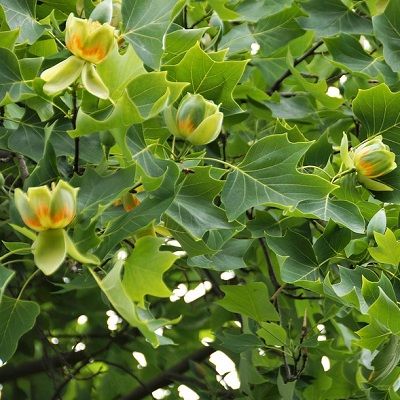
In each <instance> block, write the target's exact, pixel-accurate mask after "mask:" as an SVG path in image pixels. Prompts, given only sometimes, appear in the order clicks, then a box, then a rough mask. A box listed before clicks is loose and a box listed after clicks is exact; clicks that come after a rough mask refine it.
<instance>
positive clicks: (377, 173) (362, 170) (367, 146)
mask: <svg viewBox="0 0 400 400" xmlns="http://www.w3.org/2000/svg"><path fill="white" fill-rule="evenodd" d="M340 154H341V158H342V161H343V163H344V165H345V166H346V167H347V168H349V169H354V170H355V171H357V179H358V181H359V182H360V183H362V184H363V185H364V186H365V187H366V188H367V189H370V190H374V191H391V190H393V189H392V188H391V187H390V186H388V185H386V184H384V183H382V182H379V181H376V180H375V179H376V178H379V177H381V176H383V175H386V174H388V173H389V172H391V171H393V170H394V169H395V168H396V167H397V164H396V162H395V158H396V155H395V154H394V153H393V152H391V151H390V148H389V146H387V145H385V144H384V143H383V141H382V136H377V137H375V138H373V139H370V140H367V141H365V142H364V143H362V144H361V145H359V146H357V147H355V148H354V149H352V150H351V151H349V150H348V140H347V136H346V135H343V139H342V143H341V148H340Z"/></svg>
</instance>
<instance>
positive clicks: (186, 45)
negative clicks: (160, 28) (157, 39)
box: [162, 28, 208, 67]
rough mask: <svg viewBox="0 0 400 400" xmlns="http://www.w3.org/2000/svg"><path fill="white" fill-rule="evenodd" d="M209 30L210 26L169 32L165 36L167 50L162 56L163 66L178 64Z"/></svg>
mask: <svg viewBox="0 0 400 400" xmlns="http://www.w3.org/2000/svg"><path fill="white" fill-rule="evenodd" d="M207 30H208V28H198V29H178V30H176V31H174V32H171V33H168V34H167V36H166V37H165V51H164V54H163V56H162V64H163V67H166V66H167V65H175V64H178V63H179V62H180V61H181V60H182V58H183V57H184V56H185V54H186V52H187V51H188V50H189V49H190V48H192V47H193V46H194V45H195V44H196V43H197V42H198V41H199V40H200V39H201V38H202V36H203V35H204V33H205V32H206V31H207Z"/></svg>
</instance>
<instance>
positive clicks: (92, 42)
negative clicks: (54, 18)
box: [65, 14, 115, 64]
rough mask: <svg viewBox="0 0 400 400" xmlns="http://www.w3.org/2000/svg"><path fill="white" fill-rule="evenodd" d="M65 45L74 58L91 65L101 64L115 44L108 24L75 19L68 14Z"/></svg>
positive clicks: (112, 30)
mask: <svg viewBox="0 0 400 400" xmlns="http://www.w3.org/2000/svg"><path fill="white" fill-rule="evenodd" d="M65 44H66V46H67V48H68V50H69V51H70V52H71V53H72V54H74V55H75V56H77V57H79V58H81V59H83V60H85V61H88V62H90V63H93V64H99V63H100V62H102V61H103V60H104V59H105V58H106V57H107V56H108V54H109V53H110V51H111V50H112V48H113V46H114V44H115V38H114V28H113V27H112V26H111V25H109V24H108V23H105V24H101V23H100V22H99V21H93V20H87V19H81V18H76V17H74V16H73V14H70V15H69V17H68V19H67V25H66V30H65Z"/></svg>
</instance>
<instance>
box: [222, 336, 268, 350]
mask: <svg viewBox="0 0 400 400" xmlns="http://www.w3.org/2000/svg"><path fill="white" fill-rule="evenodd" d="M218 339H220V340H221V342H222V346H223V347H224V348H225V349H228V350H230V351H233V352H235V353H242V352H243V351H247V350H252V349H255V348H257V347H261V346H262V345H263V342H262V341H261V340H260V339H259V338H258V337H257V336H256V335H250V334H246V333H244V334H241V335H233V334H231V333H225V334H224V335H223V336H221V337H218Z"/></svg>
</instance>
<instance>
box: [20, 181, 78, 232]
mask: <svg viewBox="0 0 400 400" xmlns="http://www.w3.org/2000/svg"><path fill="white" fill-rule="evenodd" d="M77 192H78V189H76V188H73V187H72V186H70V185H69V184H68V183H66V182H64V181H62V180H61V181H59V182H58V184H57V185H56V186H55V185H54V184H53V186H52V190H50V189H49V188H48V187H47V186H39V187H32V188H29V189H28V191H27V193H26V194H25V193H24V192H23V191H22V190H21V189H16V190H15V205H16V207H17V210H18V212H19V214H20V215H21V218H22V220H23V221H24V223H25V224H26V225H27V226H28V227H29V228H31V229H33V230H34V231H37V232H41V231H45V230H48V229H62V228H65V227H66V226H67V225H69V224H70V223H71V222H72V220H73V219H74V217H75V214H76V195H77Z"/></svg>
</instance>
